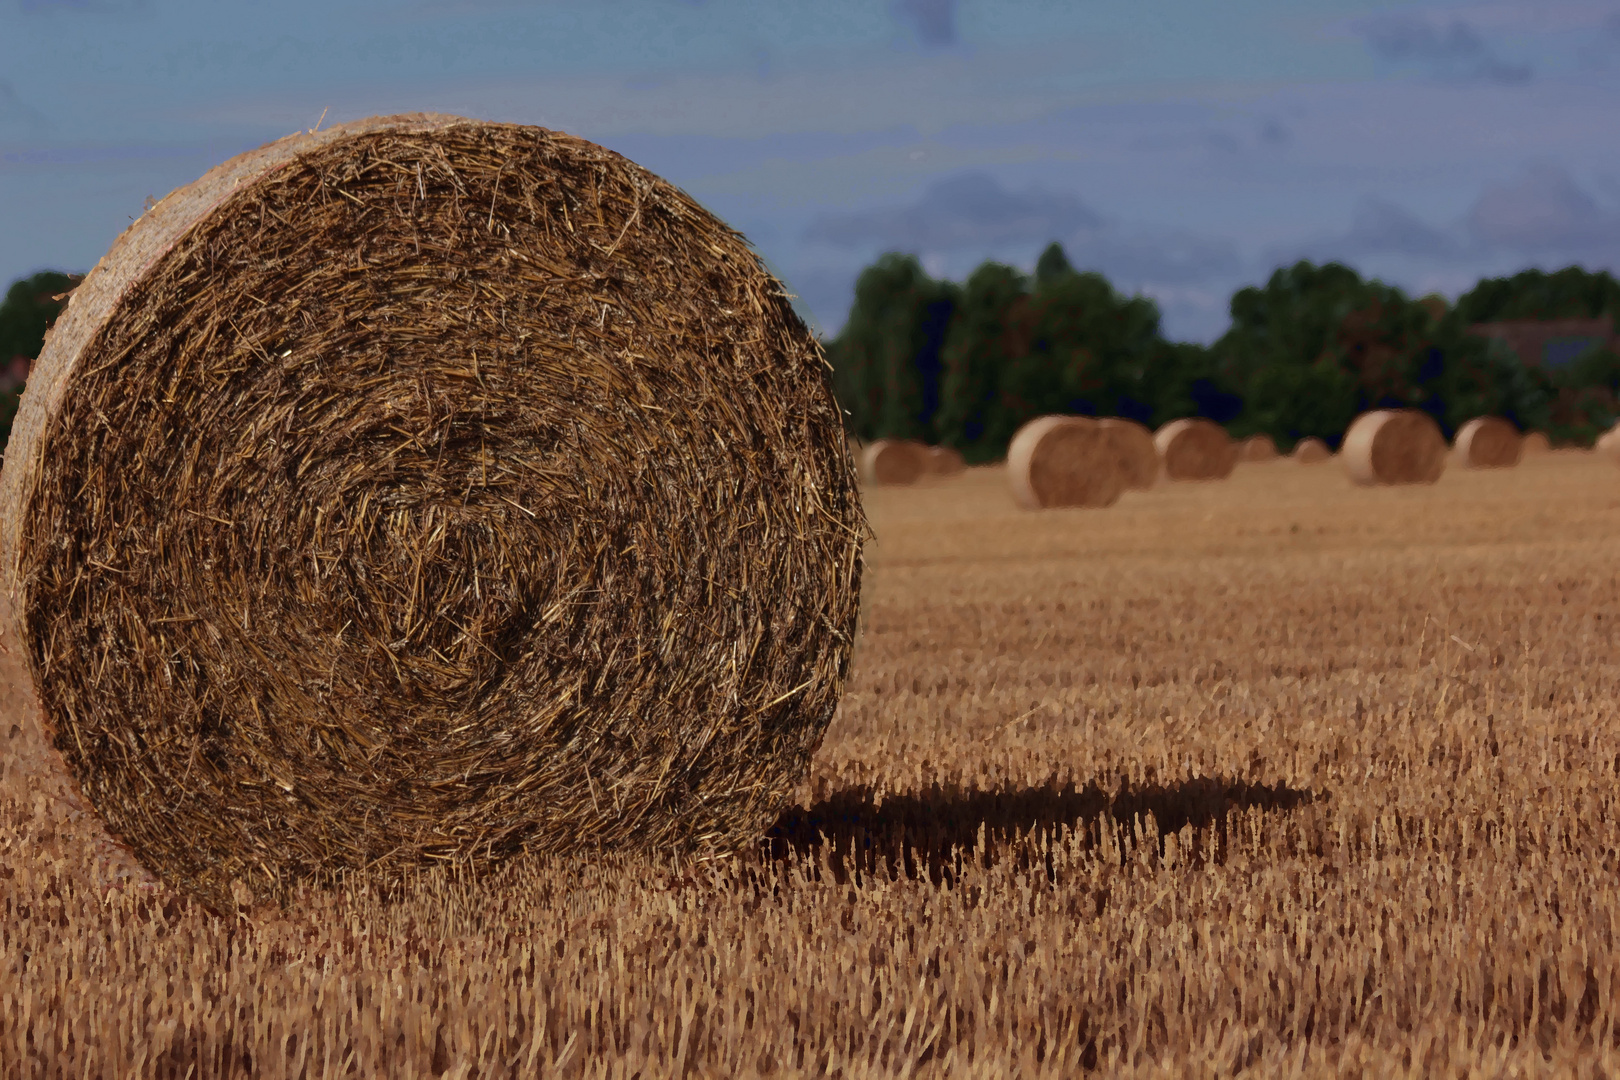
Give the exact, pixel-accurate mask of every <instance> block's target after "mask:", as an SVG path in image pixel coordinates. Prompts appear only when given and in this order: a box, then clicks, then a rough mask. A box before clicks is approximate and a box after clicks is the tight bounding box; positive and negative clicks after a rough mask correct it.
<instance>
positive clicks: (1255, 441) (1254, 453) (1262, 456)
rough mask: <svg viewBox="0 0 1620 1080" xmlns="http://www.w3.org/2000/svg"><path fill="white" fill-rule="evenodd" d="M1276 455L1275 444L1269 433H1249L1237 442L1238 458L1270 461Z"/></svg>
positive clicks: (1241, 459)
mask: <svg viewBox="0 0 1620 1080" xmlns="http://www.w3.org/2000/svg"><path fill="white" fill-rule="evenodd" d="M1276 456H1277V444H1276V443H1274V442H1272V441H1271V436H1270V435H1250V436H1249V437H1248V438H1247V439H1244V440H1243V441H1242V442H1240V443H1238V460H1240V461H1271V460H1272V459H1274V458H1275V457H1276Z"/></svg>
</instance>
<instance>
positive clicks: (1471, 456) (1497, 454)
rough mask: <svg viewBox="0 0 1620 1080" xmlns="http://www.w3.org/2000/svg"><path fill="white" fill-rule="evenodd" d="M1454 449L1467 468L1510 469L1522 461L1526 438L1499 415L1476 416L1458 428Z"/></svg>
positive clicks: (1460, 462)
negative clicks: (1520, 459)
mask: <svg viewBox="0 0 1620 1080" xmlns="http://www.w3.org/2000/svg"><path fill="white" fill-rule="evenodd" d="M1452 449H1453V450H1454V451H1455V452H1456V454H1457V461H1458V463H1459V464H1461V465H1462V466H1463V467H1464V468H1465V469H1507V468H1512V467H1513V466H1514V465H1517V464H1518V463H1519V458H1520V456H1521V455H1522V454H1523V453H1524V438H1523V437H1522V436H1521V435H1520V434H1519V429H1518V428H1516V427H1514V426H1513V425H1512V424H1511V423H1509V422H1508V421H1506V420H1504V419H1502V418H1501V417H1499V416H1476V417H1474V419H1472V420H1470V421H1468V422H1467V423H1466V424H1464V425H1463V426H1462V427H1460V428H1458V429H1457V437H1456V439H1454V440H1453V441H1452Z"/></svg>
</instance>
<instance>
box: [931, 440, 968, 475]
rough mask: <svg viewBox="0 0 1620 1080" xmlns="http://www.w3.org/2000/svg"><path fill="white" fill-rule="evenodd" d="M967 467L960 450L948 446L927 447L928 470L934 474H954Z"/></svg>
mask: <svg viewBox="0 0 1620 1080" xmlns="http://www.w3.org/2000/svg"><path fill="white" fill-rule="evenodd" d="M966 468H967V462H965V461H963V460H962V453H961V451H959V450H957V449H956V448H955V447H950V446H930V447H929V448H928V471H929V472H930V473H932V474H933V475H935V476H955V475H956V474H957V473H959V472H962V471H964V470H965V469H966Z"/></svg>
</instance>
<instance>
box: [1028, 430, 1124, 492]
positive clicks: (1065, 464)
mask: <svg viewBox="0 0 1620 1080" xmlns="http://www.w3.org/2000/svg"><path fill="white" fill-rule="evenodd" d="M1007 479H1008V481H1009V483H1010V484H1011V485H1012V490H1013V498H1014V499H1016V500H1017V501H1018V505H1019V506H1022V507H1023V508H1024V509H1026V510H1043V509H1050V508H1056V507H1075V506H1093V507H1095V506H1112V505H1113V504H1114V503H1115V502H1117V501H1118V500H1119V497H1120V495H1121V493H1123V492H1124V490H1125V479H1126V478H1125V472H1124V470H1122V469H1121V468H1120V464H1119V454H1118V451H1117V450H1116V449H1115V444H1114V441H1113V439H1112V437H1111V436H1110V435H1109V434H1108V432H1106V431H1105V430H1104V429H1103V427H1102V425H1101V424H1099V423H1098V422H1097V421H1095V420H1091V419H1088V418H1086V417H1083V416H1043V417H1040V418H1039V419H1036V420H1031V421H1030V422H1029V423H1027V424H1025V425H1024V426H1023V427H1021V428H1019V429H1018V432H1017V434H1015V435H1014V436H1013V440H1012V444H1011V445H1010V446H1008V448H1007Z"/></svg>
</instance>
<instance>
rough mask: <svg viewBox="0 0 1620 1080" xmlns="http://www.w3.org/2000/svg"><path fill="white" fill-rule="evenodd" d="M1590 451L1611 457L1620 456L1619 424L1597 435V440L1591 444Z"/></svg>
mask: <svg viewBox="0 0 1620 1080" xmlns="http://www.w3.org/2000/svg"><path fill="white" fill-rule="evenodd" d="M1592 449H1593V450H1595V451H1597V452H1598V453H1600V454H1608V455H1609V456H1611V457H1614V456H1617V454H1620V424H1617V425H1615V426H1614V427H1612V428H1610V429H1609V430H1608V431H1605V432H1604V433H1603V434H1601V435H1599V436H1598V437H1597V440H1596V441H1595V442H1593V443H1592Z"/></svg>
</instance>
